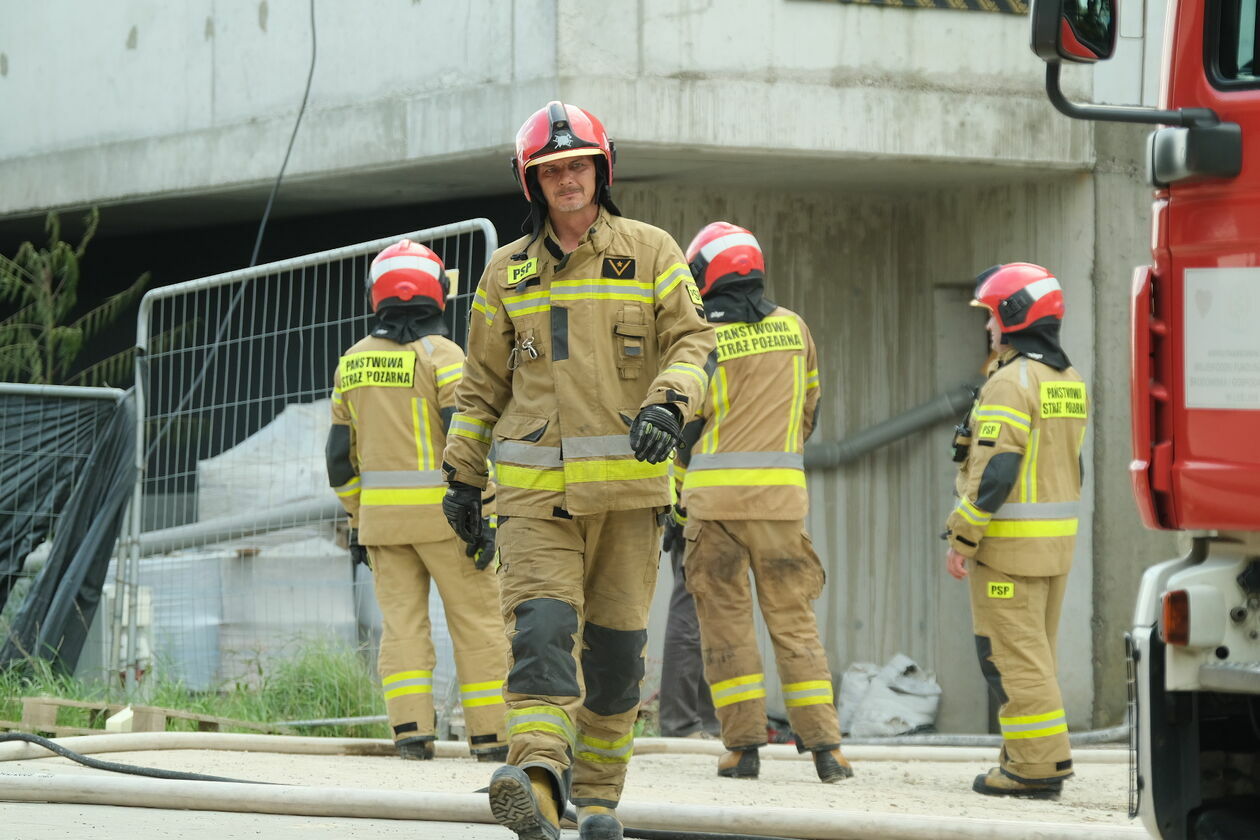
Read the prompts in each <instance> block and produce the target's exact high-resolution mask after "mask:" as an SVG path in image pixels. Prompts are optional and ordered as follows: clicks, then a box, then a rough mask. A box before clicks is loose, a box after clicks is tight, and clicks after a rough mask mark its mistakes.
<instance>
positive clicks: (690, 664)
mask: <svg viewBox="0 0 1260 840" xmlns="http://www.w3.org/2000/svg"><path fill="white" fill-rule="evenodd" d="M679 542H682V541H681V540H680V541H679ZM684 550H685V547H684V546H682V545H675V546H674V548H673V550H672V551H670V553H669V562H670V565H671V566H672V567H673V570H674V588H673V591H672V592H671V593H670V596H669V618H668V619H667V620H666V622H665V649H664V654H663V656H662V657H661V659H662V661H661V696H660V699H661V735H663V736H665V737H666V738H686V737H688V736H690V735H693V734H694V733H697V732H702V731H703V732H706V733H708V734H710V735H717V734H718V733H719V732H720V731H721V730H720V728H719V727H718V722H717V717H716V716H715V715H714V712H713V699H712V697H710V695H709V684H708V683H706V682H705V681H704V657H703V655H702V654H701V652H700V620H699V619H698V618H696V601H695V598H693V597H692V596H691V593H690V592H688V591H687V580H686V574H685V573H684V571H683V552H684Z"/></svg>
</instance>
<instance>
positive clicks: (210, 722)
mask: <svg viewBox="0 0 1260 840" xmlns="http://www.w3.org/2000/svg"><path fill="white" fill-rule="evenodd" d="M63 708H70V709H87V710H88V723H89V724H90V726H88V727H82V726H63V725H61V724H59V723H57V714H58V712H59V711H60V710H61V709H63ZM125 708H127V704H125V703H104V702H97V703H93V702H86V701H83V700H66V699H63V698H60V697H23V698H22V720H21V721H16V722H15V721H7V720H0V729H12V730H17V731H20V732H32V733H35V734H38V735H51V736H52V737H54V738H58V737H61V736H63V735H101V734H104V732H105V728H104V727H105V719H106V718H108V717H110V716H112V715H115V714H117V713H118V712H120V711H122V710H123V709H125ZM131 711H132V718H131V730H130V731H132V732H165V731H166V724H167V721H170V720H190V721H194V722H195V723H196V724H197V730H198V731H200V732H222V731H224V730H226V729H250V730H253V731H255V732H270V733H280V734H284V733H286V732H287V730H286V729H284V728H279V727H275V726H268V725H267V724H264V723H254V722H252V721H245V720H232V719H231V718H225V717H218V716H217V715H202V714H197V713H195V712H185V711H182V710H180V709H166V708H162V707H161V706H137V705H134V704H133V705H132V706H131Z"/></svg>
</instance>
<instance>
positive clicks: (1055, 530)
mask: <svg viewBox="0 0 1260 840" xmlns="http://www.w3.org/2000/svg"><path fill="white" fill-rule="evenodd" d="M1076 526H1077V520H1076V519H1040V520H1039V519H1028V520H1018V519H1002V520H996V521H994V522H990V523H989V527H988V528H987V529H986V530H985V532H984V535H985V536H986V537H1070V536H1072V535H1073V534H1075V533H1076Z"/></svg>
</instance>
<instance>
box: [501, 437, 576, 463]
mask: <svg viewBox="0 0 1260 840" xmlns="http://www.w3.org/2000/svg"><path fill="white" fill-rule="evenodd" d="M494 459H495V460H496V461H504V462H506V463H509V464H520V465H521V466H525V467H544V468H550V467H562V466H564V464H563V462H561V460H560V447H558V446H537V445H535V444H532V443H521V442H520V441H519V440H501V441H499V442H497V443H496V444H495V445H494Z"/></svg>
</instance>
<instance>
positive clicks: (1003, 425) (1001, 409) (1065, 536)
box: [945, 348, 1089, 577]
mask: <svg viewBox="0 0 1260 840" xmlns="http://www.w3.org/2000/svg"><path fill="white" fill-rule="evenodd" d="M1088 413H1089V401H1088V398H1087V396H1086V393H1085V383H1084V381H1083V380H1082V379H1081V375H1080V374H1079V373H1077V372H1076V370H1075V369H1074V368H1072V367H1068V368H1067V369H1066V370H1062V371H1060V370H1055V369H1054V368H1053V367H1051V366H1049V365H1046V364H1043V363H1041V362H1038V361H1036V360H1034V359H1031V358H1029V357H1027V356H1024V355H1022V354H1020V352H1019V351H1018V350H1015V349H1014V348H1003V350H1002V352H1001V353H1000V354H999V355H998V357H997V358H996V359H995V360H994V361H993V362H992V363H991V364H990V366H989V378H988V380H987V381H986V382H985V383H984V385H983V386H982V387H981V388H980V393H979V395H978V396H977V398H976V402H975V405H974V406H973V407H972V409H971V414H970V418H969V425H970V427H971V447H970V450H969V451H968V453H967V458H966V459H965V460H964V461H963V463H962V464H961V466H960V467H959V470H958V479H957V481H956V482H955V493H956V495H957V497H958V498H957V502H956V504H955V505H954V509H953V511H952V512H951V513H950V515H949V518H948V519H947V520H946V523H945V524H946V538H947V539H948V540H949V543H950V546H951V547H952V548H954V549H955V550H957V551H958V553H960V554H962V555H964V556H966V557H974V558H975V559H976V560H977V561H979V562H981V563H983V564H984V565H986V566H989V567H991V568H994V569H997V570H998V571H1000V572H1004V573H1005V574H1008V575H1023V576H1031V577H1039V576H1049V575H1061V574H1066V573H1067V572H1068V570H1069V569H1070V568H1071V565H1072V551H1073V549H1074V547H1075V545H1076V529H1077V517H1078V515H1079V510H1078V508H1079V505H1080V498H1081V480H1082V465H1081V446H1082V444H1083V443H1084V439H1085V429H1086V421H1087V419H1088Z"/></svg>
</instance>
